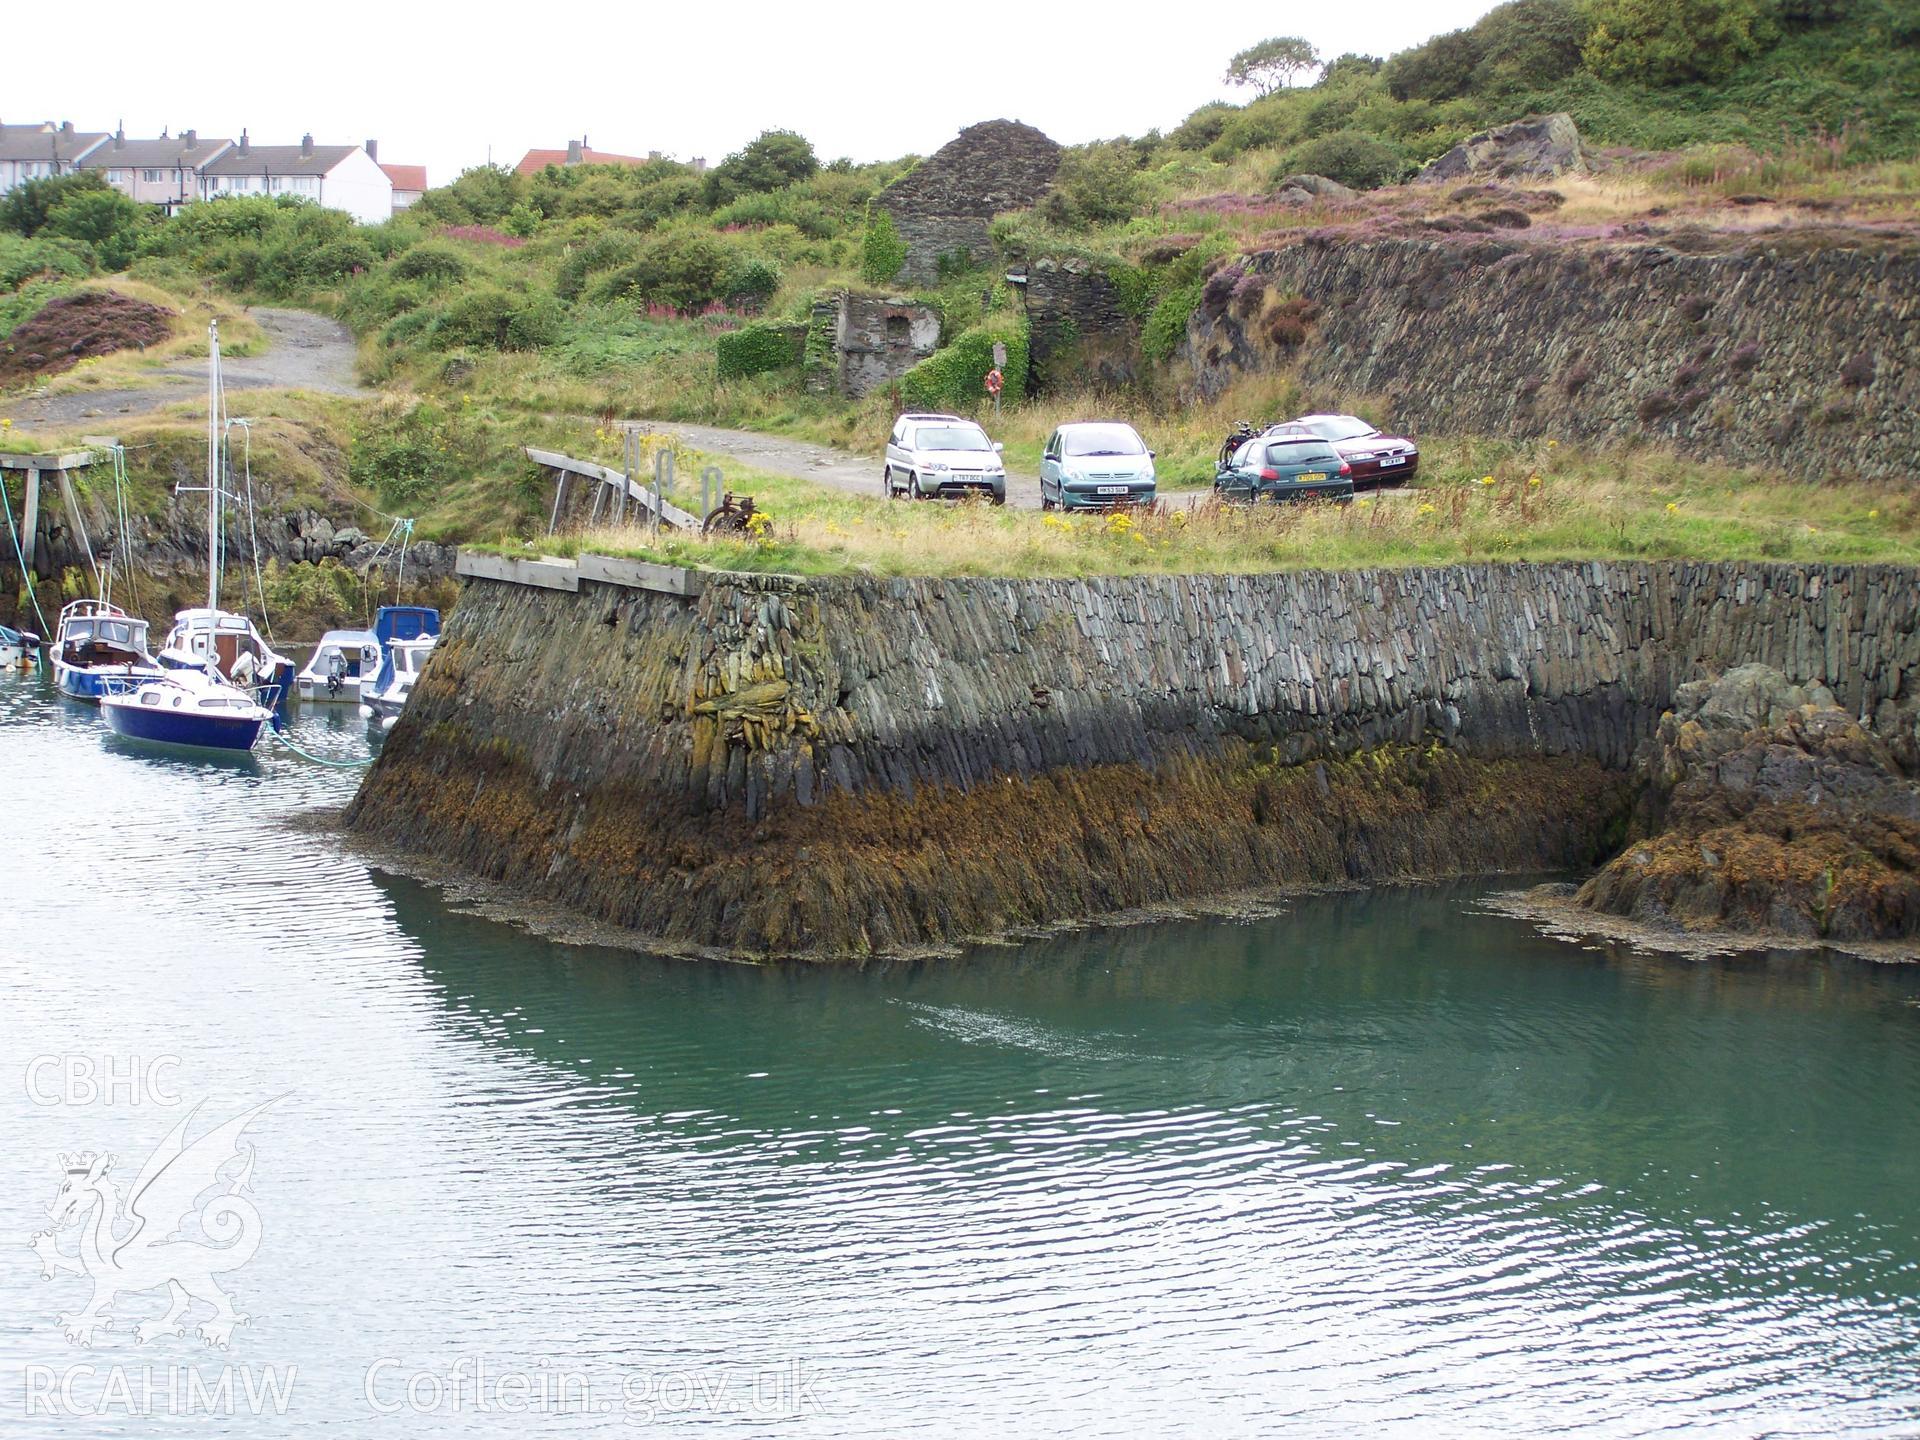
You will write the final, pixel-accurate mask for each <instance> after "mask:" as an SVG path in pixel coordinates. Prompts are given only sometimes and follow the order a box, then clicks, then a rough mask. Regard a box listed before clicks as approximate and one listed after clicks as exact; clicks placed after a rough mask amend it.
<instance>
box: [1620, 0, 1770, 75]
mask: <svg viewBox="0 0 1920 1440" xmlns="http://www.w3.org/2000/svg"><path fill="white" fill-rule="evenodd" d="M1588 15H1589V17H1590V18H1591V19H1592V21H1593V30H1592V33H1591V34H1589V35H1588V36H1587V43H1586V48H1585V51H1584V54H1585V56H1586V61H1587V65H1588V67H1589V68H1591V69H1592V70H1593V72H1594V73H1595V74H1596V75H1598V76H1600V77H1601V78H1602V79H1604V80H1620V81H1637V82H1639V83H1641V84H1649V85H1675V84H1680V83H1683V82H1685V81H1688V80H1703V81H1715V80H1723V79H1725V78H1726V77H1727V76H1728V75H1730V74H1732V73H1733V71H1734V70H1735V69H1737V68H1738V67H1739V66H1740V65H1741V64H1742V63H1743V62H1745V61H1747V60H1750V59H1752V58H1753V57H1754V56H1756V55H1758V54H1760V53H1762V52H1763V51H1765V50H1767V49H1768V48H1769V47H1771V46H1772V45H1773V44H1774V42H1775V41H1777V40H1778V39H1779V38H1780V31H1779V27H1778V26H1777V25H1776V24H1775V23H1774V11H1773V6H1772V4H1771V3H1770V0H1593V3H1592V5H1591V6H1590V8H1589V10H1588Z"/></svg>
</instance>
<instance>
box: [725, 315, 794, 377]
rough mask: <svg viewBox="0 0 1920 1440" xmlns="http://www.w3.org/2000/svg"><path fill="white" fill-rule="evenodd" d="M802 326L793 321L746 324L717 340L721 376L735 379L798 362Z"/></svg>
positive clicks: (780, 368)
mask: <svg viewBox="0 0 1920 1440" xmlns="http://www.w3.org/2000/svg"><path fill="white" fill-rule="evenodd" d="M805 339H806V336H805V332H804V330H803V329H802V328H801V327H799V326H793V325H745V326H742V327H741V328H740V329H738V330H735V331H732V332H731V333H729V334H726V335H722V336H721V337H720V338H719V340H718V341H717V342H716V345H715V349H716V351H717V352H718V369H719V375H720V378H721V379H722V380H737V379H740V378H742V377H743V376H747V375H759V374H762V373H764V372H766V371H769V370H785V369H788V368H790V367H792V366H795V365H798V364H799V363H800V356H801V347H802V345H803V344H804V342H805Z"/></svg>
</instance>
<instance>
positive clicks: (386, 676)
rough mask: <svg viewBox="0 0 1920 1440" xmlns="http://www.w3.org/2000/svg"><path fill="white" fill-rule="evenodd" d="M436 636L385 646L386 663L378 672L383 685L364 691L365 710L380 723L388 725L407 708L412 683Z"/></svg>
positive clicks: (430, 651) (436, 638)
mask: <svg viewBox="0 0 1920 1440" xmlns="http://www.w3.org/2000/svg"><path fill="white" fill-rule="evenodd" d="M438 639H439V637H438V636H437V635H422V636H421V637H420V638H419V639H417V640H396V641H394V642H393V644H391V645H389V646H387V649H386V654H387V664H386V666H385V667H384V668H383V669H382V670H381V671H380V674H381V677H382V682H383V683H382V684H381V685H380V686H379V687H378V688H377V689H370V690H368V691H366V692H365V701H364V706H365V708H366V709H367V710H368V711H369V712H370V713H371V714H372V715H374V716H375V717H376V718H378V719H379V720H380V721H381V723H383V724H391V723H392V722H393V721H394V720H396V719H398V718H399V716H400V712H401V711H402V710H404V709H405V708H406V705H407V697H408V696H409V695H411V694H413V682H414V681H415V680H417V679H418V678H419V677H420V669H421V667H422V666H424V665H425V664H426V663H427V657H428V656H429V655H431V654H432V653H433V646H434V642H435V641H436V640H438Z"/></svg>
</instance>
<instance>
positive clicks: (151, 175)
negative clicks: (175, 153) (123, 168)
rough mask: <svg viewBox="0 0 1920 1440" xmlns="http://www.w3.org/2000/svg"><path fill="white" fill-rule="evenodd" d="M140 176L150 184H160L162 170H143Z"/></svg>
mask: <svg viewBox="0 0 1920 1440" xmlns="http://www.w3.org/2000/svg"><path fill="white" fill-rule="evenodd" d="M140 178H141V179H142V180H144V181H146V182H147V184H149V185H158V184H159V183H160V172H159V171H158V170H142V171H141V172H140Z"/></svg>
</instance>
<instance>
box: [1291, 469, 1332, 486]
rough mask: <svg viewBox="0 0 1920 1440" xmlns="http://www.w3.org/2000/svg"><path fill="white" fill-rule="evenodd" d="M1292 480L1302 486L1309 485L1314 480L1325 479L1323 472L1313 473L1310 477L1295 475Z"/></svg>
mask: <svg viewBox="0 0 1920 1440" xmlns="http://www.w3.org/2000/svg"><path fill="white" fill-rule="evenodd" d="M1293 478H1294V479H1296V480H1298V481H1299V482H1300V483H1301V484H1302V485H1306V484H1310V483H1311V482H1313V481H1315V480H1324V479H1326V478H1327V477H1326V473H1325V472H1324V471H1315V472H1314V473H1313V474H1311V475H1296V476H1294V477H1293Z"/></svg>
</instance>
